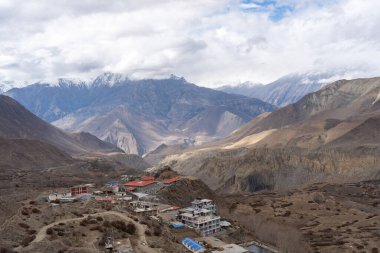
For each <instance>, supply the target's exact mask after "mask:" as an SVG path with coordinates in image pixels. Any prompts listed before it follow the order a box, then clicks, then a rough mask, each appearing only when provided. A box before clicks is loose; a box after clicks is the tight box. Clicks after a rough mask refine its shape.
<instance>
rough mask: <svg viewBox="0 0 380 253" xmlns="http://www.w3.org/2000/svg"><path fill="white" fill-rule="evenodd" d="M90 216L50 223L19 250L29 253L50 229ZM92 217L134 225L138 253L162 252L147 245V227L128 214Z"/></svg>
mask: <svg viewBox="0 0 380 253" xmlns="http://www.w3.org/2000/svg"><path fill="white" fill-rule="evenodd" d="M88 216H89V215H88V214H86V215H84V216H83V217H79V218H70V219H63V220H59V221H55V222H53V223H50V224H48V225H46V226H44V227H42V228H41V229H40V230H39V231H38V233H37V235H36V238H35V239H34V240H33V241H32V242H31V243H30V245H29V246H28V247H26V248H23V249H19V250H20V251H21V252H22V251H24V252H28V249H30V248H31V247H32V246H33V244H34V243H38V242H41V241H42V240H43V239H45V238H46V236H47V234H46V230H47V229H48V228H51V227H54V226H55V225H58V224H59V223H66V222H71V221H80V220H83V219H85V218H87V217H88ZM91 216H94V217H97V216H101V217H103V218H104V217H110V216H117V217H119V218H120V219H122V220H124V221H128V222H131V223H133V224H134V225H135V226H136V230H137V236H138V245H137V246H136V247H135V249H134V250H135V251H136V253H159V252H160V251H158V250H157V249H153V248H150V247H149V246H148V243H147V241H146V237H145V230H146V226H145V225H142V224H140V223H138V222H136V221H134V220H133V219H131V218H130V217H128V216H127V215H126V214H124V213H120V212H116V211H107V212H102V213H96V214H91Z"/></svg>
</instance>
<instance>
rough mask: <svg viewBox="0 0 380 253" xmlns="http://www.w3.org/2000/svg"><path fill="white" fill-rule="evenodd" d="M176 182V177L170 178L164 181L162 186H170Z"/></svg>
mask: <svg viewBox="0 0 380 253" xmlns="http://www.w3.org/2000/svg"><path fill="white" fill-rule="evenodd" d="M178 180H179V178H178V177H173V178H170V179H167V180H165V181H164V184H166V185H170V184H172V183H175V182H177V181H178Z"/></svg>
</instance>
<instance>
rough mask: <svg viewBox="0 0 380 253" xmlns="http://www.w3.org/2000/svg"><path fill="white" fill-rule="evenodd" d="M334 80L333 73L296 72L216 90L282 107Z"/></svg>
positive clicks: (335, 78)
mask: <svg viewBox="0 0 380 253" xmlns="http://www.w3.org/2000/svg"><path fill="white" fill-rule="evenodd" d="M335 80H337V77H336V75H335V74H333V73H297V74H290V75H287V76H284V77H282V78H280V79H278V80H276V81H274V82H272V83H269V84H266V85H263V84H259V83H252V82H245V83H242V84H239V85H234V86H231V85H227V86H222V87H219V88H218V90H221V91H224V92H227V93H231V94H240V95H245V96H248V97H254V98H258V99H260V100H263V101H265V102H268V103H270V104H273V105H276V106H278V107H282V106H286V105H288V104H292V103H295V102H297V101H298V100H300V99H301V98H302V97H303V96H305V95H306V94H309V93H311V92H315V91H318V90H319V89H321V88H322V87H323V86H325V85H326V84H328V83H330V82H332V81H335Z"/></svg>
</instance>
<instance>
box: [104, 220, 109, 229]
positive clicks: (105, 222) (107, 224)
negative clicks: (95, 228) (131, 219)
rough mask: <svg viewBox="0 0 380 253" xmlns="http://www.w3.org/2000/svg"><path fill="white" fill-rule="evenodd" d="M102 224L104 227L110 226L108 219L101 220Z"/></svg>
mask: <svg viewBox="0 0 380 253" xmlns="http://www.w3.org/2000/svg"><path fill="white" fill-rule="evenodd" d="M103 226H104V227H106V228H109V227H111V223H110V222H109V221H108V220H105V221H103Z"/></svg>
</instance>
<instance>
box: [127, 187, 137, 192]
mask: <svg viewBox="0 0 380 253" xmlns="http://www.w3.org/2000/svg"><path fill="white" fill-rule="evenodd" d="M126 190H127V191H129V192H132V191H134V190H136V188H135V187H128V188H127V189H126Z"/></svg>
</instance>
